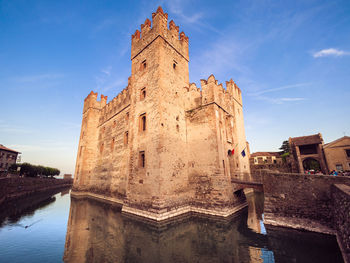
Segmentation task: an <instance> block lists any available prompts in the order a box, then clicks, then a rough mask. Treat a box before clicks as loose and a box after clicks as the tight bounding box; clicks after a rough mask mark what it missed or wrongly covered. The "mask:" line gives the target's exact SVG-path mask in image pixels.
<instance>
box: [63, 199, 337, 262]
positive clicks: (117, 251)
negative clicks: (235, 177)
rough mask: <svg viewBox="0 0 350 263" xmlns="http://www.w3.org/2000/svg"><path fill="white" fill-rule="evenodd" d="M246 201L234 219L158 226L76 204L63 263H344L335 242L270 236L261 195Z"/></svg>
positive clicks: (274, 232)
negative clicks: (314, 241) (263, 221)
mask: <svg viewBox="0 0 350 263" xmlns="http://www.w3.org/2000/svg"><path fill="white" fill-rule="evenodd" d="M247 200H248V202H249V208H248V209H247V210H244V211H242V213H240V214H238V215H236V216H235V217H234V218H231V219H230V220H217V219H215V220H214V219H211V218H202V217H198V216H196V217H189V216H187V217H182V218H181V219H177V221H173V222H168V223H167V224H162V225H154V224H150V223H145V222H142V221H139V220H135V219H134V218H129V217H127V216H125V215H124V214H121V212H120V208H118V207H115V206H113V205H111V204H105V203H100V202H97V201H93V200H86V199H72V201H71V208H70V216H69V222H68V228H67V236H66V244H65V253H64V261H65V262H275V261H276V262H342V259H341V256H340V253H339V250H338V248H337V245H336V242H335V240H334V238H330V237H328V236H322V235H316V236H317V237H318V239H319V240H320V242H318V243H317V244H315V243H312V242H311V243H310V242H309V241H311V240H314V239H315V234H311V236H310V233H305V232H298V231H293V230H287V231H285V230H284V229H281V228H279V229H275V228H268V229H267V231H265V228H264V226H263V224H262V221H261V220H262V212H263V196H262V194H252V195H248V196H247ZM266 232H267V234H266ZM320 237H321V238H320ZM313 248H314V249H313ZM305 249H307V253H306V251H305ZM327 255H328V256H327ZM330 256H331V258H332V260H331V261H328V259H329V258H330Z"/></svg>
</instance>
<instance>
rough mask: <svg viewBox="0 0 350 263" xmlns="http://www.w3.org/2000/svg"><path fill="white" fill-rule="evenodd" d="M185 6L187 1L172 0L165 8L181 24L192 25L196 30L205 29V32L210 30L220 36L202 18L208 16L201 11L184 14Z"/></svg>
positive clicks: (217, 31)
mask: <svg viewBox="0 0 350 263" xmlns="http://www.w3.org/2000/svg"><path fill="white" fill-rule="evenodd" d="M186 4H188V1H184V0H172V1H169V2H167V7H168V10H169V12H170V13H172V14H174V15H175V16H177V17H178V18H179V20H181V24H187V25H193V26H196V29H200V28H205V29H206V30H211V31H213V32H215V33H218V34H221V33H220V31H219V30H217V29H216V28H215V27H213V26H212V25H210V24H208V23H206V22H205V21H204V18H205V17H206V15H208V14H206V13H204V12H202V11H197V12H191V13H189V12H187V13H186V12H185V11H184V10H185V9H186ZM188 10H189V9H188ZM196 10H197V9H196ZM175 22H176V21H175Z"/></svg>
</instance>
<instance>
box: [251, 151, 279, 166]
mask: <svg viewBox="0 0 350 263" xmlns="http://www.w3.org/2000/svg"><path fill="white" fill-rule="evenodd" d="M249 161H250V164H251V165H257V164H277V163H282V157H281V154H280V153H279V152H256V153H252V154H251V155H250V158H249Z"/></svg>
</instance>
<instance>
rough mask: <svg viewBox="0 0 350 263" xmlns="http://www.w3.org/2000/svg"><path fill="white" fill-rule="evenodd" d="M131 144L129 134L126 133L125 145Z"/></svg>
mask: <svg viewBox="0 0 350 263" xmlns="http://www.w3.org/2000/svg"><path fill="white" fill-rule="evenodd" d="M128 143H129V132H127V131H126V132H125V133H124V145H128Z"/></svg>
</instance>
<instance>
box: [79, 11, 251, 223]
mask: <svg viewBox="0 0 350 263" xmlns="http://www.w3.org/2000/svg"><path fill="white" fill-rule="evenodd" d="M167 18H168V15H167V14H166V13H164V12H163V10H162V9H161V8H158V10H157V12H156V13H153V15H152V23H151V21H150V20H148V19H146V21H145V23H144V24H143V25H141V32H140V31H138V30H137V31H136V32H135V34H134V35H132V41H131V42H132V43H131V76H130V78H129V81H128V86H127V87H126V88H125V89H124V90H123V91H122V92H121V93H120V94H119V95H118V96H116V97H115V98H113V99H112V100H111V101H110V102H109V103H107V97H105V96H103V95H101V100H100V101H97V93H94V92H91V93H90V95H89V96H88V97H87V98H86V99H85V101H84V110H83V121H82V127H81V136H80V141H79V150H78V157H77V162H76V171H75V180H74V191H76V192H77V191H84V192H88V193H94V194H99V195H102V196H108V197H109V198H115V199H117V200H123V202H124V206H123V211H129V212H130V213H135V214H136V213H139V214H142V215H144V216H146V217H147V214H148V213H151V214H152V217H156V218H164V217H168V215H170V216H171V215H172V214H178V212H179V211H187V210H189V209H190V210H192V211H194V210H196V211H198V212H201V211H205V212H208V211H213V212H212V213H213V214H218V215H223V216H225V215H226V214H227V213H228V212H229V211H232V212H234V211H236V209H234V208H235V207H236V206H240V205H241V201H242V200H240V197H237V196H235V195H234V194H233V192H234V190H235V189H234V187H233V186H232V184H231V178H236V179H237V178H238V179H239V178H240V177H241V176H243V175H244V176H245V177H247V175H248V176H249V174H250V170H249V169H250V168H249V158H248V156H246V157H243V156H242V155H241V152H242V151H243V150H245V152H246V153H247V154H249V149H246V145H247V144H246V139H245V132H244V123H243V108H242V96H241V90H240V89H239V88H238V87H237V85H236V84H235V83H234V82H233V80H232V79H231V80H230V81H227V82H226V89H225V88H224V87H223V85H222V84H218V81H217V80H216V79H215V77H214V76H213V75H211V76H210V77H209V78H208V79H207V80H201V89H199V88H197V87H196V85H195V84H194V83H189V67H188V62H189V54H188V37H187V36H186V35H185V33H183V32H181V33H180V34H179V27H178V26H176V25H175V23H174V22H173V21H171V22H170V23H169V28H168V25H167V24H168V23H167ZM144 117H145V121H144V119H143V118H144ZM144 122H145V126H146V127H143V123H144ZM232 149H234V151H235V152H234V154H233V155H230V156H229V155H228V150H232ZM184 207H190V208H186V209H183V208H184ZM180 208H181V209H180ZM172 210H174V211H177V212H175V213H172V212H171V211H172ZM220 210H222V211H220ZM137 211H138V212H137ZM208 213H209V212H208ZM210 213H211V212H210ZM163 214H164V216H163ZM154 215H157V216H154Z"/></svg>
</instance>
